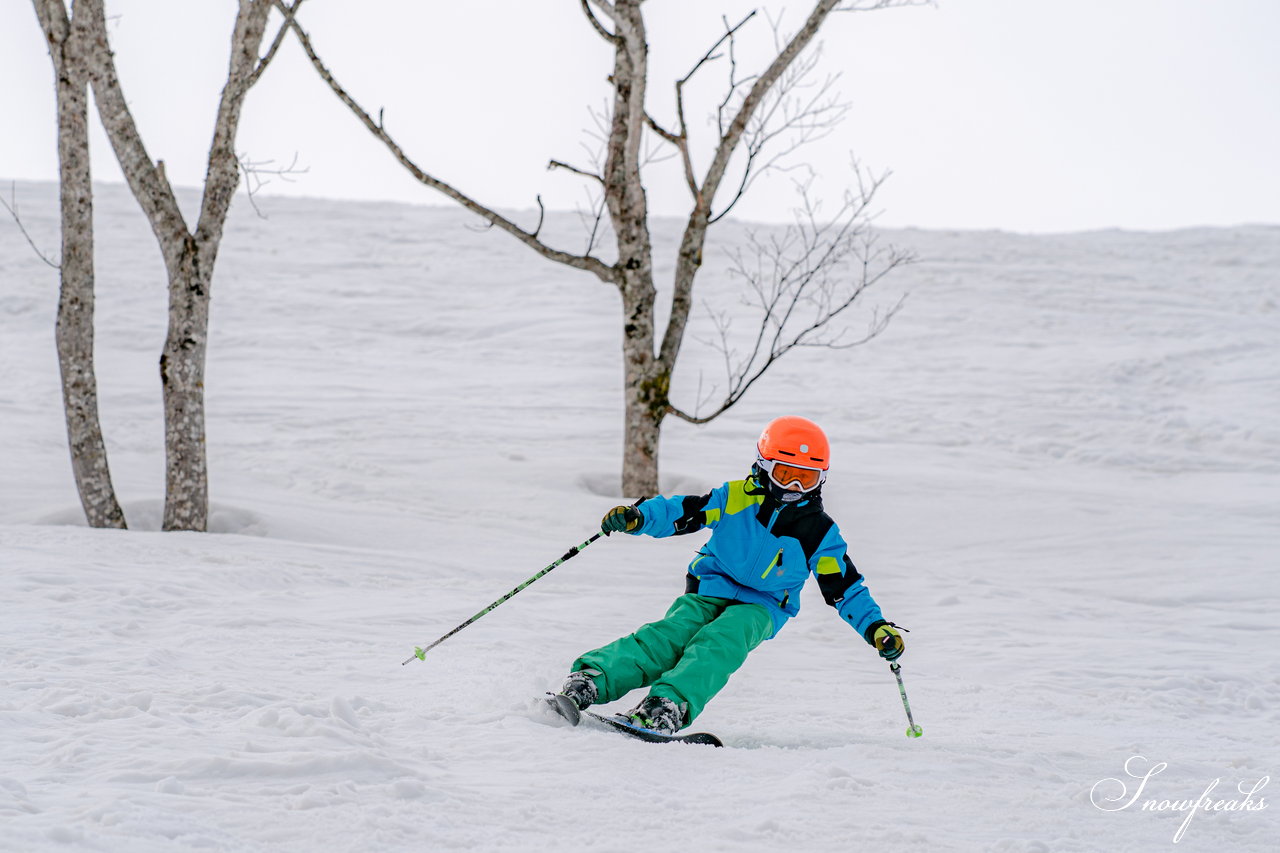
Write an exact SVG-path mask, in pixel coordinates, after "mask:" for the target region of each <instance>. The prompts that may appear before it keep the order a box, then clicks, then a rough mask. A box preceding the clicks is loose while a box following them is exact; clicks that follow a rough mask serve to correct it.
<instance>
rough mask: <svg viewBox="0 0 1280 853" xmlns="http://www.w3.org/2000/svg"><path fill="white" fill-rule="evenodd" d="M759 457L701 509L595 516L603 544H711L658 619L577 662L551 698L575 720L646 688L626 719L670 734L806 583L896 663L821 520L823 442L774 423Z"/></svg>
mask: <svg viewBox="0 0 1280 853" xmlns="http://www.w3.org/2000/svg"><path fill="white" fill-rule="evenodd" d="M756 452H757V459H756V462H755V465H754V466H752V469H751V474H750V476H748V477H747V478H746V479H745V480H732V481H730V482H728V483H725V484H723V485H722V486H720V487H719V488H716V489H713V490H712V491H711V492H709V493H708V494H705V495H702V496H698V497H694V496H689V497H684V496H675V497H662V496H659V497H654V498H649V499H647V500H645V501H642V502H640V503H639V504H638V505H636V506H619V507H614V508H613V509H611V510H609V512H608V513H607V514H606V515H605V516H604V518H603V519H602V521H601V524H600V528H601V530H602V531H603V532H604V533H605V534H606V535H607V534H610V533H614V532H617V531H625V532H627V533H631V534H639V533H647V534H649V535H650V536H657V537H663V536H673V535H683V534H686V533H693V532H695V531H697V530H701V529H702V528H704V527H709V528H711V530H712V534H711V538H710V539H709V540H708V541H707V543H706V544H705V545H703V546H702V547H701V548H700V549H699V550H698V553H697V555H696V556H695V557H694V559H693V562H691V563H690V564H689V570H688V575H687V577H686V579H685V594H684V595H682V596H680V597H679V598H677V599H676V600H675V602H674V603H673V604H672V605H671V608H670V609H669V610H668V611H667V614H666V616H665V617H663V618H662V619H661V620H659V621H657V622H652V623H650V624H648V625H645V626H643V627H641V628H640V629H639V630H637V631H636V632H635V633H634V634H630V635H628V636H626V637H622V638H620V639H618V640H615V641H614V642H612V643H609V644H608V645H606V646H604V647H602V648H599V649H596V650H595V651H590V652H587V653H586V654H584V655H582V656H581V657H579V658H578V659H577V660H576V661H574V663H573V667H572V671H571V672H570V674H569V676H568V677H567V678H566V679H565V682H564V685H563V686H562V687H561V691H560V692H561V693H562V694H563V695H565V696H567V697H569V699H571V700H572V701H573V702H574V704H576V705H577V706H578V708H579V709H585V708H587V707H588V706H589V705H593V704H596V703H606V702H612V701H614V700H616V699H619V698H621V697H622V696H624V695H626V694H627V693H629V692H631V691H632V690H634V689H636V688H639V687H648V688H649V695H648V696H647V697H645V699H644V700H643V701H642V702H641V703H640V704H639V705H637V706H636V707H635V708H633V709H632V710H631V711H628V712H627V714H626V716H627V717H629V718H630V719H631V720H632V721H633V722H635V723H636V724H637V725H640V726H643V727H645V728H649V729H653V730H655V731H658V732H661V733H663V734H668V735H673V734H675V733H676V732H677V731H679V730H680V729H681V728H683V727H684V726H687V725H688V724H689V723H690V722H692V721H693V720H694V718H695V717H697V716H698V714H700V713H701V712H702V709H703V708H704V707H705V706H706V704H707V702H708V701H709V700H710V699H711V697H712V696H714V695H715V694H716V693H717V692H719V691H720V689H721V688H722V687H724V686H725V684H726V683H727V682H728V680H729V676H730V675H732V674H733V672H734V671H735V670H737V668H738V667H740V666H741V665H742V663H743V662H744V661H745V660H746V657H747V654H748V653H749V652H750V651H751V650H752V649H754V648H755V647H756V646H758V645H760V643H762V642H764V641H765V640H768V639H772V638H773V637H774V636H775V635H776V634H777V633H778V631H779V629H781V628H782V626H783V625H784V624H785V623H786V621H787V620H788V619H789V618H791V617H792V616H794V615H796V613H797V612H799V610H800V590H801V588H802V587H803V586H804V584H805V581H806V580H807V579H808V577H809V573H810V572H812V573H813V574H814V575H816V576H817V578H818V587H819V589H821V591H822V595H823V598H825V599H826V601H827V603H828V604H830V605H831V606H832V607H834V608H835V609H836V611H837V612H838V613H839V614H840V616H841V618H843V619H844V620H845V621H846V622H848V623H849V624H850V625H851V626H853V628H854V630H856V631H857V632H858V633H859V634H860V635H862V637H863V638H864V639H865V640H866V641H867V642H868V643H870V644H871V645H872V646H874V647H875V648H876V649H877V650H878V651H879V653H880V656H881V657H883V658H884V659H886V660H889V661H893V660H896V659H897V658H898V657H899V656H900V655H901V654H902V651H903V639H902V636H901V635H900V634H899V633H898V632H897V631H896V630H894V629H895V628H897V627H898V626H897V625H895V624H893V623H892V622H887V621H886V620H885V619H884V617H883V616H882V615H881V613H880V608H879V607H878V606H877V605H876V602H875V600H874V599H873V598H872V597H871V593H870V592H869V591H868V590H867V588H866V587H865V586H864V585H863V583H862V575H860V574H859V573H858V570H857V569H856V568H854V565H853V563H852V561H850V559H849V557H848V555H847V554H846V553H845V541H844V539H843V538H842V537H841V536H840V531H839V529H838V528H837V527H836V524H835V522H834V521H832V520H831V518H830V517H829V516H828V515H827V514H826V513H825V512H823V510H822V484H823V483H824V482H825V481H826V478H827V470H828V469H829V468H830V465H831V462H830V459H831V456H830V448H829V445H828V443H827V437H826V435H825V434H824V433H823V432H822V430H821V429H820V428H819V427H818V425H817V424H815V423H814V422H813V421H810V420H807V419H805V418H801V417H794V416H789V417H782V418H777V419H775V420H773V421H771V422H770V423H769V424H768V426H766V427H765V428H764V431H763V432H762V433H760V440H759V441H758V442H757V444H756ZM903 630H906V629H903Z"/></svg>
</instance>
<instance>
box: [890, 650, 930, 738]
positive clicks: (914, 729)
mask: <svg viewBox="0 0 1280 853" xmlns="http://www.w3.org/2000/svg"><path fill="white" fill-rule="evenodd" d="M889 669H891V670H893V677H894V678H896V679H898V692H899V693H901V694H902V707H903V709H905V710H906V712H907V723H908V724H909V726H908V728H907V737H920V736H921V735H923V734H924V729H922V728H920V727H919V726H917V725H916V721H915V720H913V719H911V704H910V703H909V702H907V688H906V687H904V686H903V685H902V667H900V666H898V663H897V661H895V662H893V663H891V664H889Z"/></svg>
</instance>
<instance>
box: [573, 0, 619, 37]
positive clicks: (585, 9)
mask: <svg viewBox="0 0 1280 853" xmlns="http://www.w3.org/2000/svg"><path fill="white" fill-rule="evenodd" d="M581 2H582V14H584V15H586V16H587V20H588V21H590V22H591V27H592V29H594V30H595V31H596V32H597V33H599V34H600V37H601V38H602V39H604V40H605V41H607V42H609V43H611V44H612V43H616V42H617V41H618V37H617V36H616V35H614V34H613V33H611V32H609V31H608V30H607V29H605V27H604V24H602V23H600V20H599V19H598V18H597V17H596V13H595V12H592V11H591V6H590V4H588V2H587V0H581ZM593 2H594V0H593ZM596 5H597V6H601V8H602V9H603V10H604V12H605V14H606V15H608V16H609V17H610V18H613V9H612V7H611V6H607V5H605V4H601V3H599V2H596Z"/></svg>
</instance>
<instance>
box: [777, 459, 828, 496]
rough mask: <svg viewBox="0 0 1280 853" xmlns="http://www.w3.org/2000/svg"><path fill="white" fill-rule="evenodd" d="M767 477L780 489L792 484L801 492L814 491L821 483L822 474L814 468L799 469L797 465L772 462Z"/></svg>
mask: <svg viewBox="0 0 1280 853" xmlns="http://www.w3.org/2000/svg"><path fill="white" fill-rule="evenodd" d="M767 470H768V471H769V477H770V478H771V479H772V480H773V481H774V482H775V483H777V484H778V485H779V486H782V488H784V489H785V488H788V487H790V486H791V485H792V484H793V483H794V484H796V485H798V486H799V487H800V489H801V490H802V491H806V492H807V491H809V490H810V489H816V488H817V487H818V484H819V483H821V482H822V472H821V471H819V470H817V469H815V468H801V467H800V466H799V465H788V464H787V463H786V462H776V461H775V462H773V463H772V464H771V465H769V466H768V469H767Z"/></svg>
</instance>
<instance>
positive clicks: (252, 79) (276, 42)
mask: <svg viewBox="0 0 1280 853" xmlns="http://www.w3.org/2000/svg"><path fill="white" fill-rule="evenodd" d="M305 1H306V0H294V4H293V5H292V6H287V7H280V6H277V8H279V9H280V12H281V14H283V15H284V21H283V22H282V23H281V24H280V29H278V30H276V36H275V38H273V39H272V40H271V47H270V48H268V49H267V52H266V54H265V55H264V56H263V57H262V59H260V60H259V61H258V67H256V68H254V69H253V73H252V74H250V75H249V79H248V82H247V83H246V86H247V87H248V88H253V86H254V85H255V84H256V83H257V82H258V80H259V79H260V78H261V77H262V74H263V72H265V71H266V70H267V66H268V65H270V64H271V60H273V59H275V58H276V51H278V50H280V45H281V44H282V43H283V42H284V37H285V34H286V33H288V32H289V25H290V24H291V23H293V18H294V16H295V15H297V14H298V7H299V6H301V5H302V4H303V3H304V2H305Z"/></svg>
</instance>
